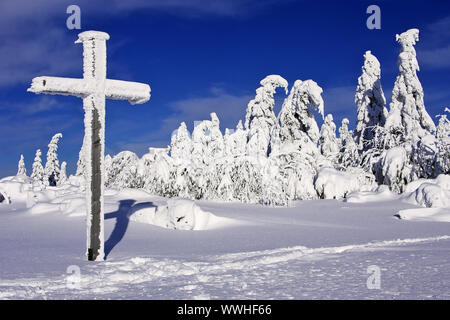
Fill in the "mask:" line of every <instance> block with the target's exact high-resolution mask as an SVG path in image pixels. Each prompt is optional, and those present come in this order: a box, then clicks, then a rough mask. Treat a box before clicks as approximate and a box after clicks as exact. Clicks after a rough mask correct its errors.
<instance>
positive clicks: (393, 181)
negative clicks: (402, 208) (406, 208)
mask: <svg viewBox="0 0 450 320" xmlns="http://www.w3.org/2000/svg"><path fill="white" fill-rule="evenodd" d="M380 169H381V175H382V176H383V184H386V185H388V186H389V188H390V189H391V190H392V191H394V192H397V193H401V192H403V191H404V189H405V185H406V184H407V183H408V182H410V181H411V170H412V168H411V166H410V165H409V163H408V156H407V153H406V150H405V148H403V147H401V146H398V147H394V148H391V149H389V150H386V151H385V152H384V153H383V154H382V156H381V159H380Z"/></svg>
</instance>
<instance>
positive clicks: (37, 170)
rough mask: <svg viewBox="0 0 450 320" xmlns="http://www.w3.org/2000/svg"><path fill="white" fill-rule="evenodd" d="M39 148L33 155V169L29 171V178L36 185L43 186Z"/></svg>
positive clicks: (42, 169) (42, 170)
mask: <svg viewBox="0 0 450 320" xmlns="http://www.w3.org/2000/svg"><path fill="white" fill-rule="evenodd" d="M41 154H42V153H41V150H40V149H37V150H36V156H35V157H34V162H33V171H32V173H31V178H32V179H33V180H34V182H35V183H36V184H37V185H40V186H44V176H45V175H44V168H43V167H42V160H41Z"/></svg>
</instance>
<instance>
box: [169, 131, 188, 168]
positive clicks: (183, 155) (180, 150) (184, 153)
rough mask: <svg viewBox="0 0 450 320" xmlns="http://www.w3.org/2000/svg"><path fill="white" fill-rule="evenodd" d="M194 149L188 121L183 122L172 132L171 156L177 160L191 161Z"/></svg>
mask: <svg viewBox="0 0 450 320" xmlns="http://www.w3.org/2000/svg"><path fill="white" fill-rule="evenodd" d="M191 151H192V140H191V137H190V134H189V131H188V129H187V127H186V123H184V122H182V123H181V124H180V127H179V128H178V129H177V130H176V131H174V133H173V134H172V139H171V141H170V156H171V157H172V159H174V160H175V161H176V162H190V161H191Z"/></svg>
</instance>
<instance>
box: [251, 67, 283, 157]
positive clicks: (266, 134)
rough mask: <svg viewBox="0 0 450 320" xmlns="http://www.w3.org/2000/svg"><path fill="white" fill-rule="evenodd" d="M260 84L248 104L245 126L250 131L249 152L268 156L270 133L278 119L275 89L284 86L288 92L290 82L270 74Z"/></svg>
mask: <svg viewBox="0 0 450 320" xmlns="http://www.w3.org/2000/svg"><path fill="white" fill-rule="evenodd" d="M260 84H261V87H259V88H258V89H257V90H256V96H255V98H254V99H253V100H251V101H250V102H249V104H248V106H247V113H246V116H245V128H246V130H247V131H248V143H247V154H249V155H251V156H264V157H266V156H267V152H268V147H269V142H270V133H271V132H272V127H273V126H274V125H275V123H276V121H277V119H276V117H275V114H274V112H273V108H274V105H275V99H274V94H275V90H276V89H277V88H278V87H282V88H284V89H285V92H286V94H287V92H288V91H287V90H288V83H287V81H286V80H285V79H283V78H282V77H280V76H279V75H269V76H267V77H265V78H264V79H263V80H261V82H260Z"/></svg>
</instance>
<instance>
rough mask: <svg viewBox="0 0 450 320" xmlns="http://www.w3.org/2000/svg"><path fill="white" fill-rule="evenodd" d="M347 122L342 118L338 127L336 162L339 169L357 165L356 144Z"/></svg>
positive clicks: (357, 153)
mask: <svg viewBox="0 0 450 320" xmlns="http://www.w3.org/2000/svg"><path fill="white" fill-rule="evenodd" d="M349 123H350V121H349V120H348V119H347V118H344V119H342V122H341V126H340V127H339V154H338V159H337V162H338V165H339V168H340V169H346V168H348V167H357V166H358V165H359V152H358V146H357V145H356V143H355V140H354V139H353V135H352V132H351V131H349V130H348V124H349Z"/></svg>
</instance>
